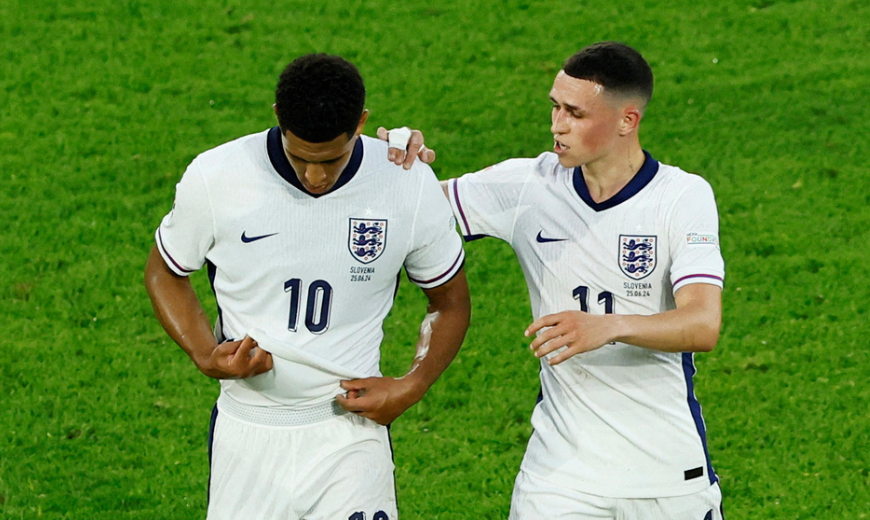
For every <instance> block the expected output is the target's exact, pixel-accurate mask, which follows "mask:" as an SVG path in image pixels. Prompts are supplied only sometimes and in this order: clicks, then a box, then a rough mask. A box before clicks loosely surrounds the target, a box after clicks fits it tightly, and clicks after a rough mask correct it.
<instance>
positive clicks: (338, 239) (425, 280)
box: [156, 132, 464, 406]
mask: <svg viewBox="0 0 870 520" xmlns="http://www.w3.org/2000/svg"><path fill="white" fill-rule="evenodd" d="M267 133H268V132H261V133H259V134H253V135H250V136H246V137H243V138H241V139H238V140H236V141H233V142H230V143H227V144H225V145H222V146H219V147H217V148H215V149H213V150H210V151H207V152H205V153H203V154H201V155H200V156H199V157H197V158H196V159H195V160H194V161H193V162H192V163H191V165H190V166H189V167H188V169H187V171H186V172H185V174H184V176H183V177H182V179H181V181H180V182H179V183H178V186H177V189H176V197H175V204H174V206H173V210H172V212H170V213H169V214H168V215H167V216H166V217H165V218H164V219H163V222H162V223H161V225H160V227H159V228H158V230H157V233H156V235H157V242H158V247H159V250H160V253H161V255H162V256H163V258H164V260H165V261H166V263H167V265H169V266H170V267H171V268H172V269H173V270H174V271H175V272H176V273H177V274H179V275H186V274H189V273H190V272H192V271H195V270H197V269H199V268H200V267H202V266H203V265H205V264H206V263H208V264H209V267H210V272H211V274H212V275H213V278H214V280H213V288H214V292H215V296H216V300H217V304H218V307H219V309H220V320H219V324H218V329H219V334H218V335H219V336H220V337H223V338H227V339H237V340H238V339H242V338H243V337H244V335H245V334H246V333H247V332H248V331H249V330H252V329H259V330H261V331H263V332H264V333H265V334H267V335H268V337H270V338H273V339H274V340H275V341H277V342H280V343H284V344H287V345H292V346H293V347H294V348H295V349H296V350H297V351H298V352H305V353H306V355H307V356H309V360H310V359H320V360H323V361H324V362H328V363H330V364H331V365H330V366H337V367H342V368H343V369H344V370H346V373H347V374H357V375H360V376H378V375H380V371H379V367H378V364H379V359H380V344H381V340H382V339H383V330H382V323H383V320H384V318H385V317H386V315H387V313H388V312H389V310H390V307H391V306H392V303H393V297H394V294H395V290H396V284H397V283H398V275H399V272H400V270H401V269H402V267H404V268H405V269H406V271H407V273H408V277H409V278H410V279H411V280H412V281H413V282H414V283H416V284H417V285H419V286H420V287H422V288H432V287H437V286H438V285H441V284H443V283H445V282H447V281H448V280H450V279H451V278H452V276H453V275H454V274H455V273H456V272H458V270H459V269H460V268H461V266H462V261H463V259H464V253H463V251H462V243H461V239H460V238H459V236H458V235H457V234H456V232H455V221H454V220H453V215H452V213H451V212H450V207H449V205H448V204H447V203H446V201H445V200H444V196H443V192H442V191H441V187H440V185H439V184H438V182H437V179H436V178H435V176H434V175H433V173H432V170H431V169H430V168H429V167H428V166H426V165H424V164H422V163H420V162H419V161H418V162H417V163H415V165H414V166H413V168H412V169H411V170H410V171H405V170H404V169H402V167H401V166H396V165H394V164H392V163H391V162H389V161H388V160H387V144H386V143H384V142H382V141H379V140H376V139H371V138H368V137H365V136H362V137H361V138H360V139H361V140H362V146H363V156H362V162H361V164H360V166H359V169H358V171H357V173H356V175H355V176H354V177H353V178H352V179H350V181H349V182H347V184H345V185H343V186H341V187H339V188H338V189H336V190H334V191H332V192H329V193H327V194H325V195H322V196H320V197H313V196H311V195H309V194H308V193H305V192H303V191H301V190H299V189H298V188H296V187H294V186H293V185H291V184H290V183H289V182H287V181H286V180H285V179H284V178H282V177H281V176H280V175H279V174H278V172H277V171H276V169H275V167H274V166H273V164H272V162H271V161H270V158H269V154H268V151H267ZM281 153H283V151H282V152H281ZM366 222H368V223H369V224H371V223H373V222H376V223H379V225H380V226H381V237H382V240H381V242H380V244H379V245H378V246H377V248H378V249H377V252H375V253H373V254H375V255H376V258H374V259H371V257H366V258H364V260H366V262H365V263H364V262H363V261H361V260H360V259H359V257H358V256H356V255H355V254H354V248H355V247H357V246H355V245H354V241H355V240H357V239H360V240H363V241H364V240H365V237H361V236H359V235H357V234H355V233H354V230H355V229H356V228H358V227H360V226H363V227H366V226H367V224H365V223H366ZM374 249H376V248H373V249H372V250H373V251H374ZM273 348H274V346H273ZM297 368H298V367H297ZM284 372H286V376H287V377H284V375H285V374H284ZM295 380H296V379H295V374H294V373H293V372H292V367H291V366H290V365H287V370H285V368H284V364H283V362H281V361H279V366H278V368H277V372H276V373H275V374H271V375H267V376H266V377H264V378H262V380H256V379H255V380H253V381H249V380H224V381H221V385H222V391H223V392H225V393H227V394H228V395H230V396H231V397H232V398H233V399H235V400H236V401H238V402H240V403H243V404H248V405H257V406H299V405H303V406H308V405H314V404H317V403H318V402H321V399H323V400H325V399H328V398H329V396H328V395H326V393H325V392H319V391H314V389H303V388H301V387H300V386H299V385H298V384H296V383H293V381H295ZM282 382H286V383H289V385H285V386H283V387H281V388H279V387H278V385H281V384H283V383H282ZM261 383H262V384H261ZM318 384H319V383H318ZM252 385H253V386H252ZM315 394H316V395H315Z"/></svg>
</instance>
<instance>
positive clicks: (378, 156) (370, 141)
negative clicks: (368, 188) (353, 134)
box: [360, 135, 435, 182]
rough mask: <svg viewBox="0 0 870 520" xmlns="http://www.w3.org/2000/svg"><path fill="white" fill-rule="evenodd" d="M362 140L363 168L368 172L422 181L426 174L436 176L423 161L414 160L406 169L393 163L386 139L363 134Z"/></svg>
mask: <svg viewBox="0 0 870 520" xmlns="http://www.w3.org/2000/svg"><path fill="white" fill-rule="evenodd" d="M360 140H361V141H362V145H363V159H362V165H361V168H363V169H364V170H365V171H366V172H369V173H376V174H377V175H380V176H383V175H390V176H395V177H396V179H399V180H405V181H413V182H420V179H422V178H424V177H425V176H426V175H432V176H434V175H435V173H434V172H433V171H432V168H431V167H429V165H428V164H426V163H424V162H422V161H419V160H418V161H414V164H413V165H412V166H411V169H410V170H406V169H405V168H403V167H402V166H399V165H396V164H394V163H392V162H391V161H390V160H389V159H387V153H388V148H389V145H388V144H387V142H386V141H382V140H380V139H376V138H374V137H369V136H367V135H361V136H360Z"/></svg>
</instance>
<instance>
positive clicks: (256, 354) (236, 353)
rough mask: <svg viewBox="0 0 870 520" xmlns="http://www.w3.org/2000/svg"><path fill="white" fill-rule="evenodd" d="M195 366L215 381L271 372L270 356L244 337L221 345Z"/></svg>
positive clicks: (249, 338)
mask: <svg viewBox="0 0 870 520" xmlns="http://www.w3.org/2000/svg"><path fill="white" fill-rule="evenodd" d="M197 366H198V367H199V370H200V371H201V372H202V373H203V374H205V375H207V376H209V377H213V378H215V379H244V378H246V377H253V376H256V375H259V374H262V373H263V372H268V371H269V370H272V354H269V353H268V352H266V351H265V350H263V349H261V348H257V342H256V341H254V339H253V338H251V337H250V336H245V339H243V340H241V341H226V342H224V343H221V344H220V345H218V346H217V347H215V349H214V350H213V351H212V352H211V355H210V356H209V357H208V359H206V360H205V361H203V362H202V363H201V364H200V363H197Z"/></svg>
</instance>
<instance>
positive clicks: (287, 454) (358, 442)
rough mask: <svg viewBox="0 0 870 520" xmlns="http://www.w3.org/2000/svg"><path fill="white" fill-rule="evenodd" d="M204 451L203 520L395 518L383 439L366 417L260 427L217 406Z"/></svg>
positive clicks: (387, 444)
mask: <svg viewBox="0 0 870 520" xmlns="http://www.w3.org/2000/svg"><path fill="white" fill-rule="evenodd" d="M219 406H220V405H219ZM210 452H211V476H210V479H209V480H210V482H209V504H208V517H207V518H208V520H239V519H245V520H276V519H280V520H345V519H347V520H396V519H398V511H397V509H396V488H395V477H394V469H395V467H394V465H393V460H392V449H391V447H390V439H389V433H388V431H387V428H386V427H384V426H381V425H379V424H377V423H375V422H373V421H370V420H369V419H366V418H364V417H360V416H357V415H354V414H352V413H346V414H342V415H338V416H333V417H332V418H330V419H327V420H324V421H319V422H316V423H314V424H307V425H303V426H266V425H262V424H255V423H253V422H248V421H245V420H241V419H239V418H237V417H235V416H233V415H231V414H229V413H226V412H225V411H221V410H220V408H219V407H218V412H217V418H216V419H215V423H214V427H213V434H212V444H211V451H210Z"/></svg>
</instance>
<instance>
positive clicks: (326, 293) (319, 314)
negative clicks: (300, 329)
mask: <svg viewBox="0 0 870 520" xmlns="http://www.w3.org/2000/svg"><path fill="white" fill-rule="evenodd" d="M284 292H286V293H289V294H290V318H289V320H288V321H287V328H288V329H289V330H291V331H293V332H296V328H297V326H298V323H299V303H300V300H301V299H302V280H300V279H299V278H293V279H292V280H287V281H286V282H284ZM307 296H308V297H307V298H306V300H305V301H306V305H305V328H306V329H308V330H309V331H311V333H313V334H322V333H323V332H324V331H326V329H328V328H329V314H330V311H331V310H332V286H331V285H329V282H325V281H323V280H315V281H314V282H312V283H311V285H309V286H308V295H307Z"/></svg>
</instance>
